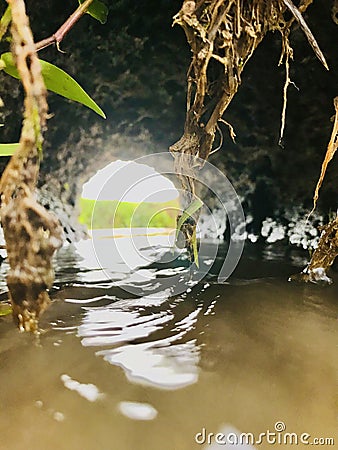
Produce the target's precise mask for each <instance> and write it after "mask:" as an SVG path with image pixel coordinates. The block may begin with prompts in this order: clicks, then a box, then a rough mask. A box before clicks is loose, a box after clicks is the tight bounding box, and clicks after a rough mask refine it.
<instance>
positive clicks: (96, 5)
mask: <svg viewBox="0 0 338 450" xmlns="http://www.w3.org/2000/svg"><path fill="white" fill-rule="evenodd" d="M84 2H85V0H79V3H80V5H81V4H82V3H84ZM87 14H89V15H91V16H92V17H94V19H96V20H98V21H99V22H101V23H102V24H104V23H106V22H107V16H108V8H107V6H106V5H105V4H104V3H102V2H100V0H94V1H93V3H91V4H90V5H89V7H88V10H87Z"/></svg>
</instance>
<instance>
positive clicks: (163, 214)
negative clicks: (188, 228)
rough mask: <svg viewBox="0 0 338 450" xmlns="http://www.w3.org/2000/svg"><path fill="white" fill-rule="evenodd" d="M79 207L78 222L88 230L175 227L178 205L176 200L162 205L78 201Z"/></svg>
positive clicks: (110, 201)
mask: <svg viewBox="0 0 338 450" xmlns="http://www.w3.org/2000/svg"><path fill="white" fill-rule="evenodd" d="M80 208H81V214H80V222H81V223H83V224H85V225H87V226H88V228H95V229H97V228H129V227H133V228H135V227H152V228H175V227H176V216H177V212H178V209H179V202H178V199H177V200H171V201H170V202H166V203H129V202H119V201H117V200H100V201H96V200H89V199H86V198H81V199H80ZM93 211H94V215H93ZM92 220H93V223H92Z"/></svg>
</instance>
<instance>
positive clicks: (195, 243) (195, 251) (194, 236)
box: [191, 229, 200, 268]
mask: <svg viewBox="0 0 338 450" xmlns="http://www.w3.org/2000/svg"><path fill="white" fill-rule="evenodd" d="M191 244H192V248H193V253H194V263H195V264H196V266H197V267H198V268H199V267H200V264H199V261H198V249H197V237H196V229H195V230H194V234H193V235H192V237H191Z"/></svg>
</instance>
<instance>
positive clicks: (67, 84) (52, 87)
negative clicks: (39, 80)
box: [0, 52, 106, 119]
mask: <svg viewBox="0 0 338 450" xmlns="http://www.w3.org/2000/svg"><path fill="white" fill-rule="evenodd" d="M0 59H1V61H2V62H3V63H4V64H5V67H4V68H3V70H4V71H5V72H6V73H7V74H8V75H11V76H12V77H14V78H18V79H19V78H20V77H19V74H18V71H17V69H16V67H15V64H14V61H13V57H12V54H11V53H9V52H8V53H3V54H2V55H1V58H0ZM40 64H41V72H42V76H43V79H44V81H45V85H46V88H47V89H48V90H49V91H52V92H55V93H56V94H59V95H62V96H63V97H66V98H68V99H69V100H73V101H75V102H78V103H82V104H83V105H85V106H87V107H88V108H90V109H92V110H93V111H95V112H96V113H97V114H98V115H99V116H101V117H103V118H104V119H105V118H106V115H105V113H104V112H103V111H102V109H101V108H100V107H99V106H98V105H97V104H96V103H95V102H94V100H93V99H92V98H91V97H89V95H88V94H87V92H86V91H85V90H83V89H82V87H81V86H80V85H79V84H78V83H77V82H76V81H75V80H74V78H72V77H71V76H70V75H68V73H66V72H65V71H63V70H62V69H59V67H56V66H54V65H53V64H50V63H49V62H47V61H43V60H42V59H40Z"/></svg>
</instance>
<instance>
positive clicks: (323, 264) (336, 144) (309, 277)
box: [290, 97, 338, 283]
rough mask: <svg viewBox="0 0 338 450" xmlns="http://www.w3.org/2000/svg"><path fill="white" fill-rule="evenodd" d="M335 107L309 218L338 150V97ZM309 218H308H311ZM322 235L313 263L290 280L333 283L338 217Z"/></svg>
mask: <svg viewBox="0 0 338 450" xmlns="http://www.w3.org/2000/svg"><path fill="white" fill-rule="evenodd" d="M333 103H334V107H335V110H336V115H335V119H334V124H333V129H332V133H331V138H330V142H329V144H328V146H327V151H326V154H325V158H324V161H323V164H322V168H321V172H320V176H319V179H318V181H317V184H316V189H315V192H314V194H313V207H312V210H311V212H310V213H309V216H310V215H311V214H312V213H313V211H314V210H315V208H316V205H317V201H318V197H319V190H320V188H321V185H322V183H323V181H324V177H325V173H326V170H327V166H328V164H329V162H330V161H331V160H332V158H333V157H334V155H335V153H336V151H337V148H338V97H335V99H334V101H333ZM309 216H308V217H309ZM321 231H322V234H321V237H320V240H319V243H318V247H317V248H316V250H315V251H314V252H313V254H312V257H311V261H310V262H309V264H308V266H307V267H306V268H305V269H304V270H303V272H302V273H301V274H296V275H294V276H292V277H291V278H290V280H291V281H292V280H296V281H305V282H314V283H315V282H324V283H331V282H332V281H331V279H330V278H329V277H328V276H327V274H326V272H327V270H328V269H329V268H330V267H331V266H332V264H333V263H334V260H335V259H336V257H337V255H338V217H336V218H335V219H333V220H332V221H331V222H329V223H328V224H327V225H325V226H324V227H322V228H321Z"/></svg>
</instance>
